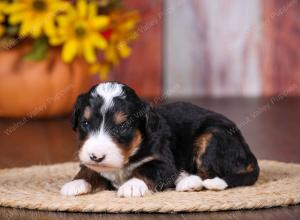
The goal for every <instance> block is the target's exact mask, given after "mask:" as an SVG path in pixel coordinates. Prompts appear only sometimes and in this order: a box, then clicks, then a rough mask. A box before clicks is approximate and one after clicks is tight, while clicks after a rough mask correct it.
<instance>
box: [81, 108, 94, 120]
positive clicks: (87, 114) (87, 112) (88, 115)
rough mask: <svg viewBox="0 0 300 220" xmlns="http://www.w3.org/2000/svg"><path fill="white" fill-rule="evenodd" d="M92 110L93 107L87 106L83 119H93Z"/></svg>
mask: <svg viewBox="0 0 300 220" xmlns="http://www.w3.org/2000/svg"><path fill="white" fill-rule="evenodd" d="M92 114H93V112H92V109H91V107H89V106H87V107H86V108H85V109H84V112H83V117H84V118H85V119H87V120H89V119H90V118H91V117H92Z"/></svg>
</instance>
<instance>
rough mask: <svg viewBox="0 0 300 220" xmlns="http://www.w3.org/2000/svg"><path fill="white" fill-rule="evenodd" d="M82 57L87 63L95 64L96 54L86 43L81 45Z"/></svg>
mask: <svg viewBox="0 0 300 220" xmlns="http://www.w3.org/2000/svg"><path fill="white" fill-rule="evenodd" d="M82 50H83V56H84V58H85V59H86V61H87V62H88V63H95V62H96V54H95V50H94V48H93V46H92V45H91V44H90V43H89V42H88V41H86V42H85V43H84V45H83V49H82Z"/></svg>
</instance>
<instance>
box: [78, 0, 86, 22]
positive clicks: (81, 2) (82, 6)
mask: <svg viewBox="0 0 300 220" xmlns="http://www.w3.org/2000/svg"><path fill="white" fill-rule="evenodd" d="M76 6H77V10H78V14H79V17H81V18H84V17H85V16H86V13H87V3H86V1H85V0H78V1H77V5H76Z"/></svg>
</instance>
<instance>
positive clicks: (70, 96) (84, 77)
mask: <svg viewBox="0 0 300 220" xmlns="http://www.w3.org/2000/svg"><path fill="white" fill-rule="evenodd" d="M28 50H30V48H29V47H28V46H27V45H23V46H18V47H16V48H14V49H10V50H7V51H0V117H29V118H35V117H39V118H40V117H52V116H60V115H64V114H67V113H69V112H70V111H71V109H72V106H73V104H74V102H75V99H76V97H77V95H78V94H79V93H81V92H82V91H84V90H86V89H87V88H88V86H89V83H90V77H89V74H88V73H87V69H88V67H87V64H86V63H85V62H84V61H83V60H80V59H78V60H75V61H74V62H72V63H71V64H66V63H64V62H63V61H62V60H61V57H60V51H58V50H51V51H50V52H49V53H48V57H47V59H45V60H43V61H25V60H24V59H23V56H24V54H26V53H27V52H28Z"/></svg>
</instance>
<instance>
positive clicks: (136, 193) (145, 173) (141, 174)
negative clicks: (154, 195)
mask: <svg viewBox="0 0 300 220" xmlns="http://www.w3.org/2000/svg"><path fill="white" fill-rule="evenodd" d="M175 177H177V171H176V169H175V167H173V166H172V165H167V164H164V163H161V162H158V161H151V162H148V163H146V164H144V165H142V166H140V167H138V168H137V169H135V170H134V172H133V174H132V177H131V178H130V179H129V180H127V181H126V182H125V183H124V184H123V185H121V187H120V188H119V189H118V196H119V197H143V196H145V195H146V193H147V192H148V191H149V190H151V191H161V190H163V189H165V188H168V187H172V186H173V185H174V179H175Z"/></svg>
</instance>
